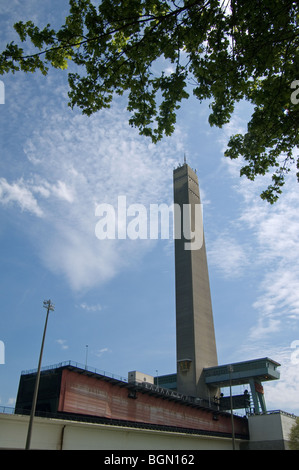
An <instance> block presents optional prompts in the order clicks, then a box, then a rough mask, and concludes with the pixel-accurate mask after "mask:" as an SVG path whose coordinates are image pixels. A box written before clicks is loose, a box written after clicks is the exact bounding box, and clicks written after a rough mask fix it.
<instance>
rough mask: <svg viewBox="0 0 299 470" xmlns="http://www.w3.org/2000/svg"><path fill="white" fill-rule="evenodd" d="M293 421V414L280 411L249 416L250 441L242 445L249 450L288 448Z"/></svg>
mask: <svg viewBox="0 0 299 470" xmlns="http://www.w3.org/2000/svg"><path fill="white" fill-rule="evenodd" d="M295 422H296V417H295V416H293V415H289V414H287V413H284V412H282V411H278V412H276V413H269V414H261V415H254V416H250V417H249V418H248V427H249V434H250V442H247V443H244V445H243V446H244V447H247V448H249V449H250V450H255V449H256V450H258V449H260V450H288V439H289V434H290V430H291V428H292V426H293V425H294V424H295Z"/></svg>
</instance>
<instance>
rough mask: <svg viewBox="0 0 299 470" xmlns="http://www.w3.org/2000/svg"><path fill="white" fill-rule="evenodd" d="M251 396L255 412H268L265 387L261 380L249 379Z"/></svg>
mask: <svg viewBox="0 0 299 470" xmlns="http://www.w3.org/2000/svg"><path fill="white" fill-rule="evenodd" d="M249 384H250V390H251V396H252V400H253V404H254V414H260V413H266V411H267V408H266V402H265V397H264V388H263V386H262V384H261V382H260V381H259V380H257V379H255V378H251V379H250V380H249Z"/></svg>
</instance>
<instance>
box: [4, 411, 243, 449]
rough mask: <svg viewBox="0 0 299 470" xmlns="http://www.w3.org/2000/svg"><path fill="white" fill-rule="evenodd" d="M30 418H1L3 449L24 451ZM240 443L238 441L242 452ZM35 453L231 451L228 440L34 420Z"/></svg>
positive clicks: (33, 446)
mask: <svg viewBox="0 0 299 470" xmlns="http://www.w3.org/2000/svg"><path fill="white" fill-rule="evenodd" d="M28 421H29V417H28V416H21V415H6V414H0V449H24V448H25V442H26V436H27V430H28ZM239 444H240V441H238V440H237V441H236V448H237V449H238V448H239ZM31 448H32V449H44V450H61V449H62V450H82V449H83V450H106V451H108V450H162V449H163V450H174V451H178V450H194V451H195V450H231V449H232V441H231V439H226V438H218V437H217V438H216V437H205V436H198V435H191V434H184V433H172V432H165V431H156V430H149V429H137V428H127V427H121V426H110V425H103V424H92V423H80V422H75V421H65V420H58V419H48V418H38V417H36V418H35V419H34V424H33V432H32V440H31Z"/></svg>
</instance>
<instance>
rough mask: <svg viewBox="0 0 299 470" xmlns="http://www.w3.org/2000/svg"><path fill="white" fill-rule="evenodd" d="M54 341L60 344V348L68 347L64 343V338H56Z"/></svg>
mask: <svg viewBox="0 0 299 470" xmlns="http://www.w3.org/2000/svg"><path fill="white" fill-rule="evenodd" d="M56 343H58V344H59V345H60V346H61V349H68V348H69V347H68V345H67V344H66V343H67V342H66V340H65V339H57V340H56Z"/></svg>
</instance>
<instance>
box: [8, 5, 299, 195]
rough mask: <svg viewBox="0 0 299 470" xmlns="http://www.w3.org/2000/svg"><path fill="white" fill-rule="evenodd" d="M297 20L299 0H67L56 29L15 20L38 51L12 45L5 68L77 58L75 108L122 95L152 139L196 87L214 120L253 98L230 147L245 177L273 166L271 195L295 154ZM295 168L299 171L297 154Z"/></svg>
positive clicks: (88, 109)
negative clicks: (246, 118)
mask: <svg viewBox="0 0 299 470" xmlns="http://www.w3.org/2000/svg"><path fill="white" fill-rule="evenodd" d="M298 22H299V7H298V2H294V1H290V0H251V1H248V0H185V1H182V0H176V1H171V0H168V1H164V0H102V1H101V2H98V1H95V0H94V1H92V0H69V14H68V16H67V17H66V19H65V24H64V25H62V27H61V28H60V29H59V30H57V31H55V30H54V29H52V28H51V26H50V25H49V24H48V25H46V26H45V27H44V28H43V29H41V28H39V27H38V26H36V25H34V23H33V22H32V21H28V22H26V23H23V22H19V23H17V24H15V25H14V28H15V30H16V31H17V33H18V35H19V37H20V41H21V42H23V43H25V46H27V47H28V40H30V41H31V43H32V44H33V45H34V46H35V48H36V49H37V52H36V53H28V52H26V50H25V48H23V47H21V46H20V45H17V44H15V43H14V42H13V43H10V44H8V45H7V47H6V49H5V50H4V51H3V52H2V53H1V55H0V73H1V74H3V73H7V72H16V71H18V70H22V71H25V72H35V71H36V70H40V71H41V72H42V73H43V74H45V75H46V74H47V71H48V69H49V67H50V66H52V67H55V68H59V69H66V68H67V67H68V64H69V62H70V61H71V62H73V63H74V64H75V65H76V67H75V69H74V70H75V71H70V72H69V73H68V80H69V87H70V90H69V105H70V106H71V107H74V106H78V107H79V108H81V109H82V112H83V113H84V114H87V115H91V114H92V113H95V112H97V111H98V110H100V109H103V108H106V107H109V105H110V104H111V101H112V100H113V97H114V96H115V94H118V95H122V94H125V96H126V97H127V100H128V105H127V107H128V110H129V111H130V113H131V114H130V116H131V117H130V124H131V125H133V126H136V127H137V128H138V129H139V132H140V133H141V134H143V135H146V136H149V137H150V138H151V139H152V140H153V141H154V142H157V141H158V140H160V139H161V138H162V137H163V135H167V136H168V135H171V133H172V132H173V131H174V128H175V123H176V112H177V109H178V108H179V107H180V106H181V102H182V100H183V99H187V98H188V97H189V91H190V90H192V91H193V94H194V95H195V96H196V97H197V98H198V99H199V101H203V100H206V99H208V100H209V101H210V109H211V112H210V115H209V123H210V125H211V126H218V127H222V126H223V125H224V124H226V123H228V122H229V121H230V119H231V116H232V113H233V111H234V108H235V105H236V103H237V102H238V101H240V100H247V101H249V102H250V103H251V104H252V105H253V113H252V116H251V120H250V122H249V123H248V128H247V132H246V133H245V134H244V135H242V134H238V135H234V136H231V138H230V140H229V143H228V148H227V151H226V153H225V155H226V156H227V157H230V158H231V159H235V158H242V159H243V162H244V165H243V167H242V169H241V175H246V176H247V178H249V179H252V180H253V179H254V178H255V177H256V176H257V175H265V174H266V173H268V172H269V171H270V172H272V184H271V185H270V186H269V187H268V188H267V189H266V190H265V191H264V192H263V193H262V194H261V197H262V198H263V199H266V200H268V201H269V202H270V203H273V202H274V201H276V200H277V198H278V197H279V194H280V193H281V191H282V186H283V184H284V181H285V175H286V173H287V172H288V171H290V169H291V167H293V164H294V161H295V158H297V157H295V156H294V149H295V148H297V147H298V143H299V140H298V118H299V106H298V104H299V99H298V98H299V81H297V80H296V78H298V79H299V52H298V51H299V49H298V48H299V28H298ZM161 59H163V63H165V61H167V63H168V64H169V66H168V67H167V69H166V68H165V67H164V70H163V67H161ZM161 68H162V70H161ZM169 70H170V72H169ZM297 89H298V93H297V91H296V90H297ZM297 95H298V98H297ZM297 168H298V173H297V177H298V180H299V158H298V159H297Z"/></svg>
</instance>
